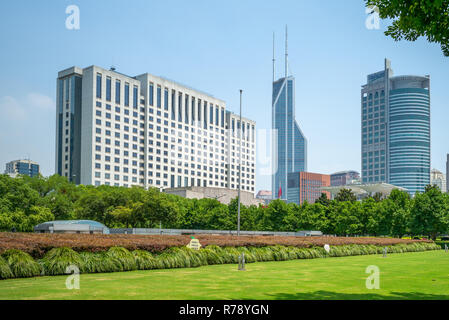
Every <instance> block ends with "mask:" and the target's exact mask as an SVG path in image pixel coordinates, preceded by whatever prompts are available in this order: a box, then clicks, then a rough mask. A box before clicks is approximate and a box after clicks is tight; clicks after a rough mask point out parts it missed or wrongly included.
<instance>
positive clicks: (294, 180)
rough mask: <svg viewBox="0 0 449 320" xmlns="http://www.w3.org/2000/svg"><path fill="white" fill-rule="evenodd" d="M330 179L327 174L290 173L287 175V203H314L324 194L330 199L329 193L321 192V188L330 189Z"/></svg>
mask: <svg viewBox="0 0 449 320" xmlns="http://www.w3.org/2000/svg"><path fill="white" fill-rule="evenodd" d="M330 185H331V177H330V175H327V174H319V173H311V172H292V173H289V174H288V195H287V198H288V202H289V203H296V204H297V205H301V204H303V203H304V202H305V201H307V202H308V203H315V201H316V200H317V199H318V198H319V197H320V196H321V194H322V193H325V194H326V195H327V197H328V199H330V193H329V192H328V191H323V189H322V187H330Z"/></svg>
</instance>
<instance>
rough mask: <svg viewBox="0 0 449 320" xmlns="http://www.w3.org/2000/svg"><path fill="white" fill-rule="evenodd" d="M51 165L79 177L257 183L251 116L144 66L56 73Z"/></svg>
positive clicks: (147, 183)
mask: <svg viewBox="0 0 449 320" xmlns="http://www.w3.org/2000/svg"><path fill="white" fill-rule="evenodd" d="M56 118H57V119H56V120H57V121H56V122H57V123H56V172H57V173H58V174H60V175H62V176H66V177H68V178H69V180H71V181H74V182H76V183H77V184H85V185H97V186H98V185H103V184H105V185H114V186H125V187H130V186H142V187H145V188H149V187H157V188H160V189H165V188H177V187H189V186H201V187H219V188H230V189H237V188H238V171H239V170H238V166H239V163H238V159H239V152H240V150H239V148H240V147H239V146H240V138H239V137H240V136H239V134H240V131H241V132H242V190H244V191H249V192H252V193H254V188H255V122H254V121H251V120H249V119H246V118H243V119H242V125H241V124H240V119H239V117H238V116H236V115H235V114H233V113H232V112H230V111H227V110H226V103H225V102H224V101H223V100H220V99H217V98H214V97H213V96H212V95H210V94H207V93H204V92H202V91H199V90H195V89H192V88H190V87H188V86H185V85H182V84H180V83H177V82H175V81H172V80H169V79H165V78H162V77H157V76H154V75H151V74H148V73H145V74H142V75H139V76H135V77H131V76H127V75H124V74H122V73H119V72H116V71H115V69H113V68H111V69H110V70H106V69H103V68H100V67H97V66H90V67H88V68H85V69H81V68H78V67H72V68H69V69H66V70H63V71H61V72H59V74H58V80H57V112H56Z"/></svg>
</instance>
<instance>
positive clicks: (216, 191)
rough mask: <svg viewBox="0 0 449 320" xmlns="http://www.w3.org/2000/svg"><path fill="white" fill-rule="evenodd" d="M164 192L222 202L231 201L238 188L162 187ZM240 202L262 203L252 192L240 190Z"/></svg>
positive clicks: (256, 204) (246, 204) (236, 194)
mask: <svg viewBox="0 0 449 320" xmlns="http://www.w3.org/2000/svg"><path fill="white" fill-rule="evenodd" d="M164 192H165V193H168V194H174V195H178V196H181V197H183V198H187V199H204V198H209V199H216V200H218V201H220V202H221V203H223V204H229V203H231V200H232V199H235V198H237V197H238V190H234V189H227V188H208V187H183V188H170V189H164ZM240 193H241V194H240V199H241V203H242V204H243V205H245V206H252V205H255V206H258V205H260V204H264V201H263V200H261V199H256V198H254V194H253V193H252V192H248V191H243V190H242V191H240Z"/></svg>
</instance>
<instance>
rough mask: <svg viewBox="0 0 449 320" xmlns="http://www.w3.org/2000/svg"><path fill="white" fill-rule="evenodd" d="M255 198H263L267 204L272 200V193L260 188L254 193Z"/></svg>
mask: <svg viewBox="0 0 449 320" xmlns="http://www.w3.org/2000/svg"><path fill="white" fill-rule="evenodd" d="M256 199H260V200H263V201H264V202H265V204H269V203H270V201H271V200H273V194H272V192H271V191H268V190H260V191H259V192H258V193H257V195H256Z"/></svg>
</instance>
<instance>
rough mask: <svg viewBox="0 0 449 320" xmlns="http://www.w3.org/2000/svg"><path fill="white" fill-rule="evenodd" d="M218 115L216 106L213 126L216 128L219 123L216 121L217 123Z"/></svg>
mask: <svg viewBox="0 0 449 320" xmlns="http://www.w3.org/2000/svg"><path fill="white" fill-rule="evenodd" d="M218 113H219V110H218V106H216V107H215V125H216V126H218V123H219V122H218V121H219V119H218V118H219V117H218Z"/></svg>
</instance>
